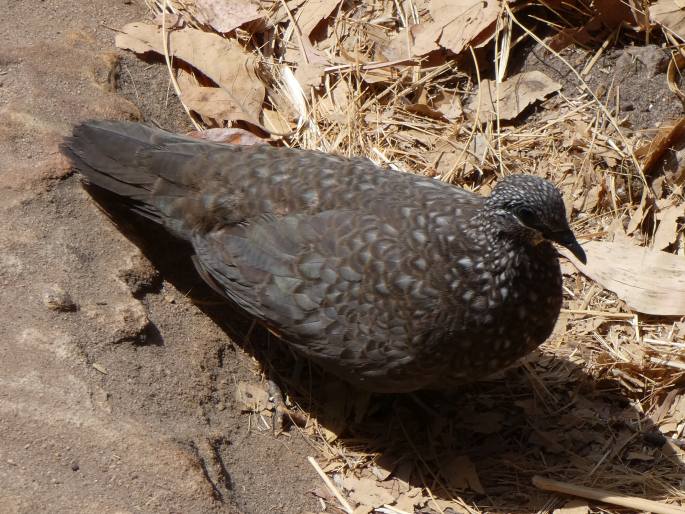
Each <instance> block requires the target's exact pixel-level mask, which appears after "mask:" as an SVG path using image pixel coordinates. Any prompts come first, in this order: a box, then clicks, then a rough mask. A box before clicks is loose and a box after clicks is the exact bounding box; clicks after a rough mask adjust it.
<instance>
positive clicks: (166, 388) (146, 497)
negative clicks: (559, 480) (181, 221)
mask: <svg viewBox="0 0 685 514" xmlns="http://www.w3.org/2000/svg"><path fill="white" fill-rule="evenodd" d="M145 14H146V12H145V6H144V4H143V3H142V2H125V1H121V0H120V1H117V2H105V1H103V0H97V1H93V2H71V1H67V0H47V1H42V2H38V1H25V0H16V1H15V0H10V1H9V3H7V2H5V3H4V8H3V17H2V21H0V170H1V171H0V190H1V191H2V204H1V205H0V211H1V212H2V214H1V215H0V217H1V219H2V223H0V282H1V284H2V291H3V292H2V294H0V312H1V313H2V314H1V322H0V337H1V338H2V341H3V343H2V344H1V345H0V383H1V384H2V385H1V387H0V433H1V434H2V444H1V445H0V511H1V512H5V513H13V512H27V513H28V512H96V511H99V512H121V513H123V512H187V513H192V512H215V511H216V512H246V513H253V512H254V513H257V512H259V513H266V512H284V513H290V512H293V513H294V512H303V511H305V510H309V509H313V508H314V506H315V505H316V500H315V497H314V496H312V495H311V494H308V491H310V490H311V489H313V488H314V486H315V485H318V480H319V479H318V478H317V477H316V475H315V473H314V471H313V470H312V468H311V467H310V466H309V464H308V463H307V461H306V456H307V455H308V454H310V453H311V452H312V450H311V448H309V446H308V445H307V444H306V441H305V440H304V439H303V438H302V437H301V436H299V435H298V433H297V432H292V433H288V434H284V435H281V436H279V437H274V436H273V435H272V432H271V430H268V429H266V428H265V427H261V428H256V425H255V423H254V422H251V418H250V416H249V415H248V414H243V413H241V408H240V405H238V404H237V403H236V400H235V384H236V383H237V382H240V381H248V382H250V381H252V382H257V381H259V375H258V374H257V373H256V370H257V369H258V368H257V366H256V364H255V361H254V360H253V359H252V358H251V357H250V356H249V355H247V354H246V353H244V352H243V351H242V350H240V349H237V347H236V346H235V345H234V344H233V343H232V342H231V340H230V339H229V337H228V335H227V334H226V332H225V331H224V330H222V329H221V328H220V327H219V326H218V325H217V323H215V322H214V321H213V320H212V319H211V318H210V317H208V316H207V315H205V314H204V313H203V312H202V311H200V309H199V308H197V307H195V306H194V305H193V303H192V302H191V301H190V300H189V299H188V298H187V296H188V293H189V290H178V289H176V288H175V287H174V286H173V285H171V284H170V283H169V282H167V281H163V280H161V278H160V276H159V275H158V274H157V272H156V271H155V269H154V268H153V267H152V266H151V265H150V263H149V262H148V261H147V259H146V258H145V257H143V256H142V254H141V252H140V250H138V249H137V247H136V246H135V245H133V244H132V243H131V242H130V241H129V240H127V239H126V238H125V237H124V236H122V235H121V233H120V232H119V231H118V230H117V228H116V227H115V226H113V225H112V224H111V223H110V222H109V221H108V219H107V217H106V216H105V215H104V214H103V213H102V212H101V211H100V210H98V209H97V207H96V206H95V204H94V203H93V201H92V200H91V199H90V198H89V196H88V195H87V193H86V192H84V190H83V189H82V187H81V186H80V184H79V181H78V179H77V178H76V177H74V176H70V173H69V169H68V167H67V165H66V163H65V162H64V160H63V158H62V157H61V156H60V154H59V152H58V149H57V145H58V142H59V140H60V139H61V137H62V136H63V135H64V134H66V133H68V131H69V130H70V126H71V125H72V124H73V123H75V122H78V121H80V120H84V119H88V118H119V119H137V118H140V117H141V115H144V117H145V119H146V120H148V121H151V122H154V123H158V124H160V125H163V126H164V127H166V128H170V129H172V130H180V131H182V130H185V129H186V128H188V125H187V121H186V118H185V116H184V115H183V112H182V111H181V109H180V106H179V105H178V104H177V101H176V99H175V97H174V95H173V94H172V92H170V91H169V90H168V81H167V80H165V75H164V70H160V65H159V64H147V63H145V62H142V61H139V60H138V59H136V58H135V57H133V56H130V55H128V56H126V55H123V54H122V55H121V57H122V59H123V60H122V62H121V65H120V66H119V70H120V72H119V73H120V80H119V82H120V84H121V85H120V87H121V89H122V91H123V96H122V95H119V94H117V92H115V90H114V87H113V84H114V81H113V77H112V72H113V71H114V70H115V69H116V68H117V67H116V66H115V63H116V60H117V59H118V56H119V54H118V53H116V52H115V51H114V49H113V44H112V42H113V38H114V34H115V33H114V31H113V30H111V28H110V27H118V26H121V25H122V24H124V23H128V22H130V21H134V20H139V19H141V18H143V17H144V16H145ZM125 96H127V97H128V98H129V99H126V98H125ZM167 101H168V103H167ZM141 111H142V112H141ZM179 266H181V264H179ZM191 280H192V279H191ZM194 286H197V287H196V289H194V290H193V291H192V292H190V294H191V295H195V294H196V293H197V295H199V296H202V295H208V294H209V293H207V292H206V291H205V290H203V289H202V286H201V285H200V284H192V283H190V285H189V286H188V287H189V289H192V288H193V287H194ZM65 293H66V294H68V295H69V296H70V297H71V299H72V301H73V303H74V304H75V305H76V307H75V310H73V309H72V310H69V305H68V304H69V301H68V300H67V299H65V298H64V294H65ZM214 300H215V299H214ZM51 302H52V303H51ZM48 305H52V306H53V309H51V308H49V307H48ZM60 305H61V307H60ZM54 308H57V310H54ZM59 309H66V311H61V310H59ZM148 319H149V324H148Z"/></svg>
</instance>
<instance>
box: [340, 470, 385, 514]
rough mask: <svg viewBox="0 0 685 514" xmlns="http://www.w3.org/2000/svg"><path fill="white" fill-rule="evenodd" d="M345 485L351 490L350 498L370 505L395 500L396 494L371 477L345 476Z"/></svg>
mask: <svg viewBox="0 0 685 514" xmlns="http://www.w3.org/2000/svg"><path fill="white" fill-rule="evenodd" d="M343 486H344V488H345V489H346V490H348V491H350V498H352V500H354V501H355V502H356V503H359V504H361V505H366V506H369V507H380V506H382V505H385V504H386V503H392V502H394V501H395V497H394V495H393V494H392V493H391V492H390V491H388V490H387V489H386V488H385V487H383V486H381V485H380V484H379V483H378V482H376V481H375V480H373V479H371V478H357V477H354V476H349V477H345V479H344V480H343Z"/></svg>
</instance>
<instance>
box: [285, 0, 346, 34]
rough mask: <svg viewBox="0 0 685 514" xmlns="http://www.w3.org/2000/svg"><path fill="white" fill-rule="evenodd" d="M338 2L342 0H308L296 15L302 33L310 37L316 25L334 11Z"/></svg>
mask: <svg viewBox="0 0 685 514" xmlns="http://www.w3.org/2000/svg"><path fill="white" fill-rule="evenodd" d="M338 4H340V0H307V1H306V2H305V3H304V5H302V7H300V8H299V9H298V10H297V14H296V15H295V21H296V22H297V26H298V27H299V28H300V31H302V35H303V36H305V37H309V35H310V34H311V33H312V31H313V30H314V29H315V28H316V26H317V25H318V24H319V23H321V21H322V20H325V19H326V18H328V17H329V16H330V15H331V14H332V13H333V10H334V9H335V8H336V7H337V6H338Z"/></svg>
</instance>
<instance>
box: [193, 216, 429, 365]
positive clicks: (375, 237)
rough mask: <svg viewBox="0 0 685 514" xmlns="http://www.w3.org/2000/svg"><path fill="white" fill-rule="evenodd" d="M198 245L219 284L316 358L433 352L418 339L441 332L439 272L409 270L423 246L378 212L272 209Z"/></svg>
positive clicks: (363, 360) (359, 359) (358, 360)
mask: <svg viewBox="0 0 685 514" xmlns="http://www.w3.org/2000/svg"><path fill="white" fill-rule="evenodd" d="M384 227H385V230H387V231H388V233H385V232H384ZM192 242H193V246H194V248H195V251H196V262H197V263H198V266H199V267H200V269H201V273H203V274H206V275H208V276H210V277H211V279H212V281H213V282H214V287H217V286H218V287H219V288H220V289H222V290H223V293H224V294H225V296H227V297H228V298H230V299H231V300H233V301H234V302H236V303H237V304H238V305H239V306H240V307H242V308H244V309H245V310H246V311H248V312H249V313H251V314H252V315H254V316H255V317H257V318H258V319H260V320H262V321H263V322H264V323H265V324H267V325H269V326H270V327H272V328H273V329H275V331H276V332H278V333H280V334H281V335H283V337H284V338H286V339H288V340H289V342H291V343H292V344H294V345H295V346H296V347H298V348H299V349H300V351H301V352H302V353H304V354H306V355H307V356H309V357H311V358H314V359H317V360H319V361H320V362H323V363H324V364H325V363H326V361H328V362H331V363H333V364H332V366H335V367H336V368H340V367H344V366H348V365H349V366H350V368H354V367H355V366H366V367H367V368H369V370H370V369H371V368H373V367H374V366H376V367H379V368H380V367H385V368H390V367H392V366H400V365H403V364H406V363H407V362H409V361H412V360H413V359H415V358H417V355H418V354H419V353H421V352H422V351H423V350H422V348H421V347H420V343H418V344H416V345H414V344H413V343H415V342H417V341H415V340H417V338H424V337H425V334H426V332H427V331H428V329H429V328H432V327H431V325H432V322H433V321H434V320H433V317H434V313H435V312H436V311H437V310H438V309H437V304H438V303H439V302H440V295H441V293H440V291H438V290H436V289H434V288H432V287H431V284H430V281H429V280H427V278H428V275H429V274H430V273H428V272H426V271H421V270H416V271H417V272H416V273H412V272H411V271H410V270H407V269H406V267H407V266H411V263H410V262H409V260H411V259H409V260H408V259H407V256H410V255H413V256H420V255H421V249H420V248H409V245H410V244H411V239H405V238H403V237H401V236H400V237H398V234H397V233H396V232H393V231H392V228H391V227H389V226H388V225H387V224H384V223H383V220H381V219H379V218H378V217H376V216H374V215H372V214H361V213H359V212H352V211H344V210H330V211H324V212H321V213H317V214H312V215H303V214H297V215H288V216H285V217H282V218H276V217H274V216H273V215H268V216H263V217H261V218H260V219H258V220H254V221H252V222H250V223H243V224H239V225H231V226H225V227H223V228H218V229H215V230H212V231H209V232H205V233H197V234H196V235H195V237H194V238H193V240H192ZM423 246H425V244H424V245H423ZM419 272H420V273H419ZM422 275H423V276H422ZM329 367H331V366H329ZM385 371H387V369H385ZM379 372H381V371H379Z"/></svg>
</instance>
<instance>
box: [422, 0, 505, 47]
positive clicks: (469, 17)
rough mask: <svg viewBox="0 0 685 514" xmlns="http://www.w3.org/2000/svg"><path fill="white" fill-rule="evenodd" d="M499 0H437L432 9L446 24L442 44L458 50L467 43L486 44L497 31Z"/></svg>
mask: <svg viewBox="0 0 685 514" xmlns="http://www.w3.org/2000/svg"><path fill="white" fill-rule="evenodd" d="M501 7H502V3H501V2H500V1H499V0H491V1H489V2H483V1H482V0H433V1H432V2H431V3H430V6H429V9H430V13H431V16H432V17H433V20H435V21H436V22H438V23H440V24H441V25H442V32H441V34H440V39H439V41H438V42H439V44H440V46H441V47H443V48H447V49H448V50H451V51H452V52H454V53H455V54H458V53H460V52H461V51H462V50H464V49H465V48H466V47H467V46H482V45H483V44H485V43H487V42H488V41H489V40H490V38H491V37H492V36H493V35H494V34H495V22H496V21H497V17H498V16H499V13H500V9H501Z"/></svg>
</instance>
